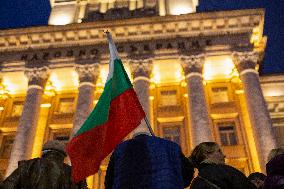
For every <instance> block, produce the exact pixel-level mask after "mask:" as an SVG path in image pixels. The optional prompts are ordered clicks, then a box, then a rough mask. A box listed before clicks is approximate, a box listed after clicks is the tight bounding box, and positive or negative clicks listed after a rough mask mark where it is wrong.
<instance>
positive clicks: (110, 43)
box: [106, 32, 119, 82]
mask: <svg viewBox="0 0 284 189" xmlns="http://www.w3.org/2000/svg"><path fill="white" fill-rule="evenodd" d="M106 35H107V39H108V46H109V52H110V61H109V73H108V76H107V80H106V82H108V81H109V80H110V79H111V78H112V76H113V69H114V60H115V59H119V56H118V52H117V49H116V46H115V44H114V42H113V40H112V36H111V34H110V33H109V32H106Z"/></svg>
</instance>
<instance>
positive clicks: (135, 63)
mask: <svg viewBox="0 0 284 189" xmlns="http://www.w3.org/2000/svg"><path fill="white" fill-rule="evenodd" d="M128 65H129V67H130V70H131V73H132V74H133V75H134V79H136V78H138V77H148V78H149V77H150V74H151V73H152V69H153V61H152V59H151V58H148V59H129V60H128Z"/></svg>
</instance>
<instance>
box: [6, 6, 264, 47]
mask: <svg viewBox="0 0 284 189" xmlns="http://www.w3.org/2000/svg"><path fill="white" fill-rule="evenodd" d="M263 20H264V11H263V10H262V9H254V10H236V11H220V12H214V13H213V12H212V13H210V12H209V13H196V14H186V15H180V16H170V15H169V16H165V17H164V19H161V17H160V16H154V17H149V18H146V19H145V18H137V19H121V20H117V21H116V22H113V21H111V22H108V21H103V22H92V23H79V24H72V25H65V26H57V27H51V26H42V27H31V28H26V29H16V30H15V29H13V30H5V31H0V51H3V52H9V51H18V50H26V49H32V50H34V49H48V48H49V47H50V45H52V46H55V47H68V46H74V45H77V44H80V45H94V44H101V43H102V42H103V43H106V39H105V34H104V31H105V30H106V29H108V30H109V31H110V32H112V34H113V36H114V37H115V38H116V41H121V42H122V41H129V40H134V39H135V40H146V39H149V40H150V39H153V38H161V36H162V38H168V37H172V36H173V35H174V36H183V37H195V36H200V35H202V36H212V35H223V34H226V35H228V34H237V33H250V34H251V33H252V31H253V29H254V28H260V29H261V28H262V26H263Z"/></svg>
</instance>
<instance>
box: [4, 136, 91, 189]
mask: <svg viewBox="0 0 284 189" xmlns="http://www.w3.org/2000/svg"><path fill="white" fill-rule="evenodd" d="M64 147H65V145H64V143H63V142H61V141H57V140H53V141H49V142H47V143H45V144H44V146H43V151H42V157H41V158H35V159H31V160H23V161H19V163H18V168H17V169H16V170H15V171H14V172H13V173H12V174H11V175H10V176H9V177H7V178H6V179H5V180H4V182H3V184H2V188H4V189H81V188H82V189H83V188H84V189H87V184H86V182H80V183H78V184H75V183H73V182H72V179H71V167H70V166H69V165H67V164H65V163H64V158H65V157H66V153H65V151H64Z"/></svg>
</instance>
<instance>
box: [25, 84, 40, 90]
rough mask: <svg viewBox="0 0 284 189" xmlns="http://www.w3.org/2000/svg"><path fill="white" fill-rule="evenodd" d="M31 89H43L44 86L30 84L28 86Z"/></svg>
mask: <svg viewBox="0 0 284 189" xmlns="http://www.w3.org/2000/svg"><path fill="white" fill-rule="evenodd" d="M29 89H39V90H43V87H41V86H39V85H29V86H28V90H29Z"/></svg>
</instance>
